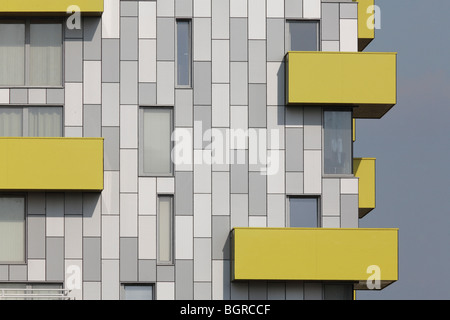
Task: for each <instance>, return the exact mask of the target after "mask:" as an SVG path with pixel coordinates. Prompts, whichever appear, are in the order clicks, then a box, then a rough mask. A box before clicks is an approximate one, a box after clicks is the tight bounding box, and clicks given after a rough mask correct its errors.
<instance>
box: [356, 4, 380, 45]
mask: <svg viewBox="0 0 450 320" xmlns="http://www.w3.org/2000/svg"><path fill="white" fill-rule="evenodd" d="M353 1H356V2H358V50H359V51H363V50H364V49H365V48H366V47H367V46H368V45H369V44H370V42H372V40H373V39H375V15H374V8H375V7H374V5H375V0H353Z"/></svg>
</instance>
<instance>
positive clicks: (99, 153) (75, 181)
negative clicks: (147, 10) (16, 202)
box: [0, 138, 103, 191]
mask: <svg viewBox="0 0 450 320" xmlns="http://www.w3.org/2000/svg"><path fill="white" fill-rule="evenodd" d="M0 190H8V191H19V190H22V191H37V190H45V191H53V190H64V191H100V190H103V138H0Z"/></svg>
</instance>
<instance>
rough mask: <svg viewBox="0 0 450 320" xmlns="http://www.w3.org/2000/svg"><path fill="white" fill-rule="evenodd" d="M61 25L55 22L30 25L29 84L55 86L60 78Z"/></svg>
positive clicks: (59, 81) (59, 82)
mask: <svg viewBox="0 0 450 320" xmlns="http://www.w3.org/2000/svg"><path fill="white" fill-rule="evenodd" d="M61 69H62V27H61V24H56V23H48V24H47V23H31V25H30V85H32V86H57V85H60V84H61V78H62V76H61V75H62V70H61Z"/></svg>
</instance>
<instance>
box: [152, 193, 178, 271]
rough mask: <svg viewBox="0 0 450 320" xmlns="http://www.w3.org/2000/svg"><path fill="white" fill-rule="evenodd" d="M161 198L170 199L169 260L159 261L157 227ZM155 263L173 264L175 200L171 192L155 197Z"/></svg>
mask: <svg viewBox="0 0 450 320" xmlns="http://www.w3.org/2000/svg"><path fill="white" fill-rule="evenodd" d="M161 198H168V199H170V213H169V215H170V228H169V229H170V235H169V239H170V245H169V248H170V259H169V261H161V260H160V250H159V244H160V235H161V233H160V229H159V220H160V199H161ZM156 206H157V208H156V210H157V211H156V243H157V245H156V264H157V265H163V266H171V265H174V260H175V259H174V253H175V250H174V249H175V241H174V239H175V230H174V227H175V201H174V196H173V195H172V194H158V195H157V199H156Z"/></svg>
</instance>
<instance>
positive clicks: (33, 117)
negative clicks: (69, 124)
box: [28, 107, 62, 137]
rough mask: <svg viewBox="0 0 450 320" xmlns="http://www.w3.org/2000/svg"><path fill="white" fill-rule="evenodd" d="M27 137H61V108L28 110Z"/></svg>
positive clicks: (34, 108)
mask: <svg viewBox="0 0 450 320" xmlns="http://www.w3.org/2000/svg"><path fill="white" fill-rule="evenodd" d="M28 135H29V136H30V137H61V135H62V108H56V107H33V108H29V111H28Z"/></svg>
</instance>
